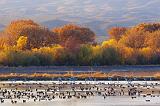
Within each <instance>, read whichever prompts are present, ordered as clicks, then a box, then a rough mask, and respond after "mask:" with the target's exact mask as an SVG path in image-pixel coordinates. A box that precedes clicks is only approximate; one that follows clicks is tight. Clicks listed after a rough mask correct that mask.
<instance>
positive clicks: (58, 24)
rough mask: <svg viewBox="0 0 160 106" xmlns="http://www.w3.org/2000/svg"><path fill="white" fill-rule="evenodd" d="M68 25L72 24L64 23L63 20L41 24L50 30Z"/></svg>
mask: <svg viewBox="0 0 160 106" xmlns="http://www.w3.org/2000/svg"><path fill="white" fill-rule="evenodd" d="M68 23H71V22H68V21H63V20H50V21H45V22H42V23H41V24H42V25H44V26H46V27H48V28H49V29H52V28H54V27H58V26H63V25H65V24H68Z"/></svg>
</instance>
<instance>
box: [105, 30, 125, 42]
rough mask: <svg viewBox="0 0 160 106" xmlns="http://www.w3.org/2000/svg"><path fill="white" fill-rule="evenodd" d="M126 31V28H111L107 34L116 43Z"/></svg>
mask: <svg viewBox="0 0 160 106" xmlns="http://www.w3.org/2000/svg"><path fill="white" fill-rule="evenodd" d="M126 31H127V28H126V27H112V28H110V29H109V30H108V34H109V36H110V38H112V39H115V40H117V41H118V40H120V38H121V37H122V35H124V34H125V32H126Z"/></svg>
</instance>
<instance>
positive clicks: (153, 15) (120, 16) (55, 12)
mask: <svg viewBox="0 0 160 106" xmlns="http://www.w3.org/2000/svg"><path fill="white" fill-rule="evenodd" d="M159 5H160V0H0V19H1V20H0V29H2V28H3V27H4V26H6V25H7V24H8V23H9V22H10V21H11V20H15V19H24V18H25V19H26V18H27V19H28V18H29V19H33V20H35V21H36V22H39V23H41V24H42V25H44V26H47V27H49V28H53V27H57V26H61V25H64V24H67V23H75V24H79V25H83V26H86V27H89V28H91V29H92V30H93V31H95V32H96V34H97V35H107V33H106V30H107V29H108V28H110V27H112V26H127V27H128V26H133V25H135V24H137V23H140V22H159V21H160V12H159V11H160V6H159Z"/></svg>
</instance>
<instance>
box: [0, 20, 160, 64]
mask: <svg viewBox="0 0 160 106" xmlns="http://www.w3.org/2000/svg"><path fill="white" fill-rule="evenodd" d="M107 32H108V35H109V39H106V40H104V41H103V42H102V43H97V42H96V41H95V38H96V35H95V33H94V32H93V31H92V30H91V29H89V28H86V27H83V26H79V25H74V24H67V25H64V26H59V27H56V28H53V29H51V30H50V29H48V28H46V27H43V26H42V25H40V24H38V23H36V22H34V21H33V20H16V21H12V22H11V23H10V24H9V25H8V26H7V27H6V28H5V29H4V31H3V32H2V33H0V65H2V66H50V65H55V66H61V65H65V66H73V65H74V66H102V65H148V64H160V23H140V24H138V25H136V26H133V27H112V28H110V29H108V30H107Z"/></svg>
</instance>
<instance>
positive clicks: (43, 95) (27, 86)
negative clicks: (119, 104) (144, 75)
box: [0, 82, 160, 104]
mask: <svg viewBox="0 0 160 106" xmlns="http://www.w3.org/2000/svg"><path fill="white" fill-rule="evenodd" d="M91 96H100V97H102V99H107V97H109V96H129V97H130V98H131V99H136V98H138V97H143V98H146V97H148V96H149V97H160V84H159V83H154V84H153V83H151V84H139V83H137V84H132V83H127V84H120V83H107V84H105V83H97V84H90V83H85V84H82V83H81V82H80V83H78V84H75V83H62V82H61V83H58V84H57V83H54V82H53V83H51V84H47V83H46V84H43V83H38V82H37V83H1V84H0V103H5V101H6V100H9V101H10V103H12V104H16V103H18V102H22V103H26V102H28V101H33V102H41V101H52V100H55V99H72V98H76V99H86V98H89V97H91ZM145 101H146V102H150V99H147V98H146V99H145Z"/></svg>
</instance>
